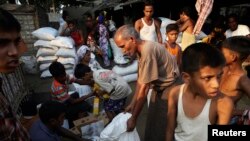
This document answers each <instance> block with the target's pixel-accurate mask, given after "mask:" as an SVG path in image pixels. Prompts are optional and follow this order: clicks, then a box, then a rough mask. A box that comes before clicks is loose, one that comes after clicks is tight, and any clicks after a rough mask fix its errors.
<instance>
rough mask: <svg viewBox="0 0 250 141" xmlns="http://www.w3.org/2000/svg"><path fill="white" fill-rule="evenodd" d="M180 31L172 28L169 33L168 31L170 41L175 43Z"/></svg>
mask: <svg viewBox="0 0 250 141" xmlns="http://www.w3.org/2000/svg"><path fill="white" fill-rule="evenodd" d="M178 34H179V33H178V31H176V30H172V31H169V32H168V33H166V35H167V37H168V41H169V42H171V43H173V42H175V41H176V40H177V38H178Z"/></svg>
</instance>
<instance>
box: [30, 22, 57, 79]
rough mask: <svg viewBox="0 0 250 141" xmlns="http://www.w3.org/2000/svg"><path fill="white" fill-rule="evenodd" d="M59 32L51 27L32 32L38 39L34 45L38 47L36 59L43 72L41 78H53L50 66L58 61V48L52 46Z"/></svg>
mask: <svg viewBox="0 0 250 141" xmlns="http://www.w3.org/2000/svg"><path fill="white" fill-rule="evenodd" d="M57 34H58V33H57V30H56V29H54V28H51V27H42V28H39V29H37V30H35V31H33V32H32V35H33V36H35V37H36V38H38V40H37V41H36V42H35V43H34V47H38V51H37V54H36V59H37V62H38V65H39V70H40V72H41V78H45V77H51V74H50V72H49V69H48V68H49V65H50V64H51V62H53V61H55V60H57V57H56V56H55V54H56V52H57V50H58V47H55V46H52V45H51V44H50V42H51V40H53V39H55V38H56V36H57Z"/></svg>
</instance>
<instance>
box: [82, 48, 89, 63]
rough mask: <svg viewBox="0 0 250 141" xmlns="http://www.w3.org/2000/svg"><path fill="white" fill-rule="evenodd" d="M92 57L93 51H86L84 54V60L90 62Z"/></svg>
mask: <svg viewBox="0 0 250 141" xmlns="http://www.w3.org/2000/svg"><path fill="white" fill-rule="evenodd" d="M90 59H91V52H90V51H86V54H85V55H84V57H83V58H82V62H83V63H84V62H88V63H89V62H90Z"/></svg>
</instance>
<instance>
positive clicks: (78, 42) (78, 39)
mask: <svg viewBox="0 0 250 141" xmlns="http://www.w3.org/2000/svg"><path fill="white" fill-rule="evenodd" d="M70 36H71V38H72V39H73V40H74V41H75V44H76V46H79V45H82V43H83V39H82V37H81V34H80V32H79V31H78V30H76V31H73V32H71V33H70Z"/></svg>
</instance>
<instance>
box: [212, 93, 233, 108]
mask: <svg viewBox="0 0 250 141" xmlns="http://www.w3.org/2000/svg"><path fill="white" fill-rule="evenodd" d="M213 101H214V102H216V104H217V105H218V106H219V105H224V106H232V105H234V103H233V100H232V98H230V97H229V96H227V95H225V94H223V93H221V92H219V93H218V95H217V96H216V97H215V98H213Z"/></svg>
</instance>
